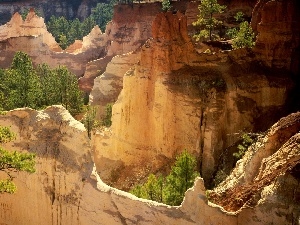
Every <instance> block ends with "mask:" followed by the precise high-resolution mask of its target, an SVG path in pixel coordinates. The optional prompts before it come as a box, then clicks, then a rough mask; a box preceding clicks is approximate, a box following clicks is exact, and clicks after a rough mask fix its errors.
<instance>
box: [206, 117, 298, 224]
mask: <svg viewBox="0 0 300 225" xmlns="http://www.w3.org/2000/svg"><path fill="white" fill-rule="evenodd" d="M299 131H300V113H299V112H298V113H294V114H291V115H289V116H287V117H285V118H282V119H280V120H279V121H278V122H277V123H276V124H275V125H273V126H272V127H271V128H270V129H269V130H268V133H267V134H266V135H265V136H264V137H262V138H260V139H259V140H258V141H257V142H256V143H254V144H253V145H251V147H250V148H249V149H248V151H247V152H246V154H245V156H244V157H243V159H242V160H240V161H239V162H238V163H237V166H236V168H235V169H234V170H233V172H232V173H231V174H230V176H229V177H227V179H226V180H225V181H224V182H223V183H221V184H220V185H219V186H218V187H217V188H216V189H215V193H212V194H211V199H214V200H215V202H216V203H217V204H221V205H222V206H224V207H225V208H226V209H228V210H234V211H236V210H238V209H240V208H241V207H242V206H243V207H245V208H246V209H244V210H243V211H242V212H241V214H240V215H241V217H244V216H245V217H247V218H248V220H249V219H250V220H249V221H247V222H245V223H243V224H261V223H262V224H268V223H271V222H273V223H278V224H295V223H296V224H297V222H296V221H297V220H299V215H300V205H299V200H300V185H299V179H300V177H299V165H300V151H299V149H300V148H299V146H300V135H299ZM216 193H217V194H216ZM249 206H250V207H252V208H248V207H249ZM258 212H259V213H262V214H265V217H264V218H263V219H260V220H259V221H257V220H256V219H255V218H254V217H253V216H249V215H251V214H256V213H258Z"/></svg>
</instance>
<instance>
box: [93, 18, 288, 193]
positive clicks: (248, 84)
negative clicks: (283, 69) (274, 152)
mask: <svg viewBox="0 0 300 225" xmlns="http://www.w3.org/2000/svg"><path fill="white" fill-rule="evenodd" d="M152 37H153V38H152V39H151V40H149V41H147V42H146V44H145V45H144V46H143V47H142V50H141V57H140V59H139V60H138V63H137V64H136V65H135V68H134V70H130V71H128V72H127V73H126V74H125V76H124V78H123V89H122V91H121V94H120V96H119V98H118V100H117V102H116V103H115V105H114V106H113V117H112V121H113V125H112V127H111V130H109V131H107V132H104V133H100V134H98V135H96V137H95V141H94V145H95V146H94V148H95V153H96V154H95V162H96V166H97V170H98V172H99V174H100V176H101V177H102V178H103V179H104V180H105V181H107V182H111V183H114V185H116V186H117V187H119V188H128V187H130V185H132V184H133V183H135V182H138V181H139V180H140V179H142V178H143V177H144V176H145V175H147V174H148V173H149V172H150V171H152V172H153V171H158V170H160V169H163V168H165V165H168V164H169V163H170V162H172V159H174V157H175V156H176V154H178V153H179V152H181V151H183V150H184V149H185V148H186V149H187V150H189V151H190V152H191V153H194V154H195V155H196V156H197V157H199V161H200V163H201V164H200V168H201V169H200V173H201V176H202V177H203V178H204V180H205V181H206V182H207V184H209V183H210V181H211V179H212V176H213V173H214V172H215V171H216V167H217V165H218V163H219V161H218V160H219V157H220V155H221V154H222V152H223V150H224V149H226V148H227V147H229V146H231V145H232V144H234V143H235V141H236V140H237V138H238V135H237V134H236V133H237V131H242V130H244V131H257V130H264V129H266V128H267V127H269V126H270V123H272V121H276V120H277V119H278V118H279V117H277V116H279V115H280V114H281V113H283V111H282V107H284V106H285V105H286V99H287V96H288V91H289V90H290V89H291V87H292V82H291V80H290V78H289V76H288V75H287V74H286V73H277V72H276V71H273V70H271V69H268V68H265V67H263V66H261V65H259V63H257V62H255V56H254V55H253V54H252V53H251V52H248V51H247V50H237V51H232V52H230V53H218V54H217V53H211V54H205V53H202V54H198V53H197V52H196V51H195V50H194V47H193V44H192V42H191V40H190V38H189V36H188V35H187V27H186V17H185V16H184V15H183V14H181V13H177V14H172V13H166V14H163V13H161V14H159V15H158V16H157V17H156V19H155V20H154V22H153V28H152ZM266 115H268V116H269V119H268V121H266V120H264V119H263V118H264V117H265V116H266ZM141 124H143V125H142V126H141ZM116 174H117V176H116Z"/></svg>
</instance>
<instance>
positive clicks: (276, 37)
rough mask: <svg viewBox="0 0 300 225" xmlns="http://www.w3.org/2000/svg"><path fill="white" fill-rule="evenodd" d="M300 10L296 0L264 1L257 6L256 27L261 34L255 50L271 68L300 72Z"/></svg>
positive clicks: (253, 22) (254, 19)
mask: <svg viewBox="0 0 300 225" xmlns="http://www.w3.org/2000/svg"><path fill="white" fill-rule="evenodd" d="M299 10H300V5H299V2H298V1H296V0H287V1H268V0H266V1H265V0H261V1H259V2H258V3H257V5H256V6H255V8H254V11H253V20H252V27H253V29H254V30H255V31H256V32H257V33H258V35H257V37H256V44H255V47H254V51H255V52H256V54H257V56H258V57H259V59H260V60H261V61H262V62H264V63H265V64H266V65H268V66H269V67H275V68H283V69H288V70H290V71H292V72H293V73H294V74H298V73H299V71H300V70H299V60H300V57H299V55H300V54H299V45H300V41H299V40H300V15H299ZM271 12H272V13H271Z"/></svg>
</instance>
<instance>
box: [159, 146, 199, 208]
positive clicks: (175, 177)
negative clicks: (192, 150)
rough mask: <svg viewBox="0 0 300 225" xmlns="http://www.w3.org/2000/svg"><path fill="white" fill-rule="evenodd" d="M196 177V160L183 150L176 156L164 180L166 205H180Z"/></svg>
mask: <svg viewBox="0 0 300 225" xmlns="http://www.w3.org/2000/svg"><path fill="white" fill-rule="evenodd" d="M197 176H198V173H197V172H196V159H195V158H194V157H193V156H192V155H190V154H189V153H188V152H187V151H186V150H185V151H184V152H183V153H182V154H180V155H179V156H177V158H176V162H175V165H174V166H172V168H171V172H170V174H169V175H168V176H167V178H166V179H167V186H166V189H165V195H166V203H167V204H169V205H180V204H181V202H182V200H183V198H184V194H185V192H186V190H187V189H189V188H190V187H192V186H193V184H194V181H195V178H196V177H197Z"/></svg>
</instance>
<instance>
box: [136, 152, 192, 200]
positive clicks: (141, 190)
mask: <svg viewBox="0 0 300 225" xmlns="http://www.w3.org/2000/svg"><path fill="white" fill-rule="evenodd" d="M197 176H198V173H197V172H196V159H195V157H193V156H192V155H191V154H189V153H188V152H187V151H186V150H185V151H184V152H183V153H182V154H180V155H179V156H177V157H176V162H175V164H174V166H172V168H171V172H170V174H169V175H168V176H167V177H165V178H164V177H162V176H158V177H156V176H155V175H154V174H150V176H149V177H148V179H147V182H146V183H145V184H143V185H137V186H135V187H134V188H133V189H132V190H131V191H130V192H131V193H132V194H134V195H136V196H137V197H140V198H146V199H150V200H153V201H158V202H163V203H165V204H168V205H180V204H181V202H182V200H183V198H184V194H185V192H186V190H187V189H188V188H190V187H192V186H193V184H194V180H195V178H196V177H197Z"/></svg>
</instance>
